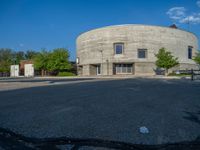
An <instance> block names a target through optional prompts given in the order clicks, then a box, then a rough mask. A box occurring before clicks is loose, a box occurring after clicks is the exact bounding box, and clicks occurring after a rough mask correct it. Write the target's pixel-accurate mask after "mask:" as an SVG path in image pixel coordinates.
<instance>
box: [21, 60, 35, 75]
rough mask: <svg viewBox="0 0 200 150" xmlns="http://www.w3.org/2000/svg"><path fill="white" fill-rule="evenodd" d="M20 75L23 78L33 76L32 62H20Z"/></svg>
mask: <svg viewBox="0 0 200 150" xmlns="http://www.w3.org/2000/svg"><path fill="white" fill-rule="evenodd" d="M19 66H20V75H21V76H25V77H31V76H34V67H33V61H32V60H21V61H20V65H19Z"/></svg>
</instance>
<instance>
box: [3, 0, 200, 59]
mask: <svg viewBox="0 0 200 150" xmlns="http://www.w3.org/2000/svg"><path fill="white" fill-rule="evenodd" d="M188 20H189V23H190V26H188ZM172 23H176V24H177V25H178V26H179V27H180V28H182V29H186V30H188V29H189V30H190V31H191V32H194V33H196V34H197V36H198V37H200V1H198V0H0V48H12V49H14V50H17V51H19V50H24V51H25V50H28V49H33V50H40V49H41V48H46V49H48V50H51V49H53V48H58V47H65V48H68V49H69V50H70V54H71V58H70V59H71V60H75V54H76V52H75V49H76V46H75V41H76V38H77V36H78V35H79V34H80V33H82V32H85V31H88V30H91V29H94V28H98V27H103V26H109V25H117V24H150V25H161V26H169V25H171V24H172Z"/></svg>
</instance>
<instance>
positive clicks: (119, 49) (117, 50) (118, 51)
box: [114, 43, 124, 54]
mask: <svg viewBox="0 0 200 150" xmlns="http://www.w3.org/2000/svg"><path fill="white" fill-rule="evenodd" d="M114 48H115V54H123V49H124V44H123V43H115V44H114Z"/></svg>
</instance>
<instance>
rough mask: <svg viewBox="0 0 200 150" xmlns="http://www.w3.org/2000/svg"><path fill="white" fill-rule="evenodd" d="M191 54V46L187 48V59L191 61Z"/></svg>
mask: <svg viewBox="0 0 200 150" xmlns="http://www.w3.org/2000/svg"><path fill="white" fill-rule="evenodd" d="M192 52H193V47H192V46H188V59H192V57H193V56H192Z"/></svg>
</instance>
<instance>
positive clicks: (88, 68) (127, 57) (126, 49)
mask: <svg viewBox="0 0 200 150" xmlns="http://www.w3.org/2000/svg"><path fill="white" fill-rule="evenodd" d="M115 43H121V44H123V53H122V54H115V48H114V44H115ZM76 45H77V61H78V62H77V66H78V75H80V76H81V75H83V76H91V75H92V76H93V75H98V73H97V71H98V66H100V69H101V73H100V74H101V75H113V74H118V73H116V69H118V68H117V67H118V66H119V67H120V65H121V64H126V66H127V70H128V69H129V71H130V70H131V71H132V72H131V73H130V72H129V73H122V74H134V75H154V74H155V69H156V66H155V61H156V57H155V54H156V53H158V51H159V49H160V48H163V47H164V48H166V49H167V50H168V51H171V52H172V54H173V55H174V56H175V57H178V58H179V62H180V65H179V66H177V67H175V68H174V69H192V68H193V69H196V68H197V65H196V64H195V62H194V61H193V60H192V59H189V58H188V48H189V47H192V56H195V53H196V52H197V49H198V39H197V37H196V36H195V35H194V34H193V33H190V32H187V31H184V30H180V29H174V28H169V27H160V26H147V25H118V26H109V27H104V28H99V29H95V30H91V31H89V32H86V33H83V34H81V35H80V36H79V37H78V38H77V44H76ZM139 49H145V50H146V57H145V58H142V59H141V58H138V50H139ZM118 64H119V65H118ZM118 72H119V71H118Z"/></svg>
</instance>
